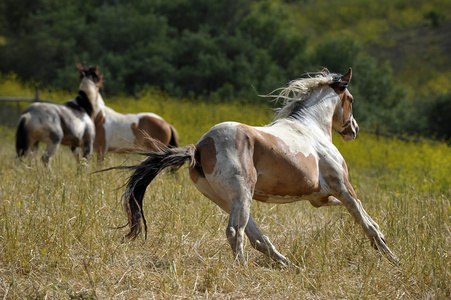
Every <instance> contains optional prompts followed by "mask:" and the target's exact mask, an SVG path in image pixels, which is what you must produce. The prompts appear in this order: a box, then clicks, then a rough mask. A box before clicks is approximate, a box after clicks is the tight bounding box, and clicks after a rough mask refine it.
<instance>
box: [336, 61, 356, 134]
mask: <svg viewBox="0 0 451 300" xmlns="http://www.w3.org/2000/svg"><path fill="white" fill-rule="evenodd" d="M351 77H352V69H351V68H349V70H348V72H347V73H346V74H345V75H342V76H337V77H336V78H335V79H334V82H333V83H332V84H330V87H331V88H332V89H333V90H334V91H335V92H336V93H337V94H338V97H339V98H340V100H341V103H340V105H337V107H336V109H335V112H334V116H333V120H332V128H333V129H334V130H335V131H336V132H338V133H339V134H340V135H341V136H342V137H343V139H344V140H345V141H351V140H353V139H355V138H356V137H357V133H358V132H359V125H357V122H356V120H355V119H354V117H353V116H352V102H353V101H354V98H353V97H352V95H351V93H350V92H349V90H348V84H349V82H351Z"/></svg>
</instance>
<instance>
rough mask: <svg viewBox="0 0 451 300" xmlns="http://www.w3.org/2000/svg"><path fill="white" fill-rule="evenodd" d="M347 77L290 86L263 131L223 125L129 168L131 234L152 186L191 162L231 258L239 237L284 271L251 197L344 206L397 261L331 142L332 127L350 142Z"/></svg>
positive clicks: (352, 124)
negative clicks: (222, 223)
mask: <svg viewBox="0 0 451 300" xmlns="http://www.w3.org/2000/svg"><path fill="white" fill-rule="evenodd" d="M351 75H352V71H351V69H349V71H348V73H347V74H345V75H340V74H331V73H329V72H322V73H320V74H318V75H317V76H316V77H313V78H312V77H309V78H304V79H300V80H296V81H293V82H291V83H290V85H289V86H288V87H287V88H284V89H282V90H281V93H280V95H279V96H278V97H279V98H281V99H283V100H284V107H283V108H281V109H280V111H279V113H278V115H277V116H276V119H275V121H273V122H272V123H271V124H269V125H267V126H264V127H252V126H249V125H245V124H240V123H235V122H225V123H221V124H218V125H216V126H214V127H213V128H211V129H210V130H209V131H208V132H207V133H206V134H205V135H204V136H203V137H202V138H201V139H200V140H199V142H198V143H197V144H196V145H195V146H193V145H191V146H186V147H180V148H167V147H163V146H162V147H161V150H160V151H157V152H145V153H142V154H143V155H146V156H147V158H146V159H145V160H144V161H143V162H142V163H141V164H139V165H137V166H130V167H118V168H119V169H132V170H134V173H133V174H132V175H131V177H130V178H129V180H128V183H127V187H126V190H125V193H124V195H123V200H124V206H125V210H126V212H127V215H128V220H129V223H128V224H129V226H130V232H129V233H128V235H127V236H128V237H130V238H134V237H136V236H137V235H138V234H139V233H140V232H141V219H143V222H144V226H145V231H146V234H147V225H146V222H145V218H144V214H143V210H142V203H143V197H144V193H145V191H146V188H147V186H148V185H149V184H150V182H151V181H152V180H153V179H154V178H155V176H157V175H158V173H159V172H160V171H161V170H163V169H164V168H167V167H171V166H182V165H183V164H184V163H186V162H189V174H190V177H191V180H192V181H193V183H194V185H195V186H196V188H197V189H198V190H199V191H200V192H201V193H202V194H204V195H205V196H206V197H208V198H209V199H211V200H212V201H213V202H215V203H216V204H217V205H218V206H219V207H221V208H222V209H223V210H224V211H226V212H227V213H229V215H230V217H229V223H228V225H227V229H226V235H227V239H228V241H229V243H230V246H231V247H232V250H233V253H234V255H235V257H236V258H237V259H239V260H241V259H242V258H243V238H244V234H246V235H247V237H248V238H249V239H250V241H251V245H252V246H253V247H254V248H255V249H257V250H259V251H261V252H262V253H264V254H266V255H269V256H270V257H271V258H273V259H274V260H275V261H277V262H279V263H281V264H283V265H286V264H289V260H288V259H287V258H286V257H285V256H283V255H282V254H280V253H279V252H278V251H277V250H276V248H275V247H274V245H273V244H271V242H270V241H269V239H268V237H266V236H265V235H263V233H262V232H261V230H260V228H259V227H258V225H257V223H256V222H255V220H254V219H253V217H252V215H251V213H250V207H251V202H252V199H255V200H258V201H262V202H266V203H290V202H294V201H300V200H307V201H310V203H311V204H312V205H313V206H315V207H320V206H330V205H343V206H345V208H346V209H347V210H348V211H349V213H350V214H351V216H352V217H353V218H354V219H355V221H356V222H357V223H358V224H359V225H360V226H361V227H362V229H363V231H364V233H365V234H366V236H367V237H368V238H369V240H370V241H371V243H372V244H373V246H374V247H375V248H377V249H379V250H380V251H381V252H382V253H383V254H384V255H385V256H386V257H387V258H388V259H389V260H390V261H391V262H393V263H396V262H397V259H396V256H395V255H394V254H393V253H392V251H391V250H390V249H389V248H388V246H387V245H386V243H385V240H384V236H383V234H382V232H381V231H380V229H379V226H378V224H376V222H374V220H373V219H372V218H371V217H370V216H369V215H368V214H367V213H366V211H365V210H364V209H363V206H362V203H361V202H360V200H359V199H358V198H357V195H356V193H355V191H354V189H353V188H352V186H351V184H350V182H349V178H348V169H347V166H346V162H345V160H344V159H343V157H342V155H341V154H340V152H339V151H338V149H337V148H336V147H335V146H334V144H333V143H332V129H334V130H335V131H336V132H338V133H339V134H340V135H341V136H342V137H343V138H344V140H346V141H350V140H353V139H355V138H356V136H357V133H358V125H357V122H356V121H355V120H354V118H353V114H352V103H353V97H352V95H351V93H350V92H349V91H348V89H347V86H348V83H349V82H350V80H351Z"/></svg>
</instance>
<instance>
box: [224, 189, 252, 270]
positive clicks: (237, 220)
mask: <svg viewBox="0 0 451 300" xmlns="http://www.w3.org/2000/svg"><path fill="white" fill-rule="evenodd" d="M251 201H252V198H251V196H250V195H248V196H247V197H244V198H236V200H232V201H230V217H229V223H228V225H227V229H226V235H227V240H228V241H229V244H230V246H231V247H232V251H233V254H234V256H235V259H237V260H239V261H241V262H242V261H244V256H243V245H244V240H243V239H244V230H245V228H246V226H247V223H248V220H249V216H250V203H251Z"/></svg>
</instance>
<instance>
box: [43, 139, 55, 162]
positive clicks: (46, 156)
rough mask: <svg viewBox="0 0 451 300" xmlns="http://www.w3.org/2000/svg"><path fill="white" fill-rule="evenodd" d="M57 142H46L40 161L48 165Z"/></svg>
mask: <svg viewBox="0 0 451 300" xmlns="http://www.w3.org/2000/svg"><path fill="white" fill-rule="evenodd" d="M58 146H59V144H47V148H46V149H45V151H44V154H43V155H42V161H43V162H44V164H45V165H48V163H49V161H50V158H51V157H52V156H53V154H55V152H56V150H57V149H58Z"/></svg>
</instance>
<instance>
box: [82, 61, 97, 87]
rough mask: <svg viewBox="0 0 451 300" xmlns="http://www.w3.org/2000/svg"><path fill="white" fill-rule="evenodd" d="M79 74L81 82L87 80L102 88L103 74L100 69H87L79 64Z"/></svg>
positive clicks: (95, 67)
mask: <svg viewBox="0 0 451 300" xmlns="http://www.w3.org/2000/svg"><path fill="white" fill-rule="evenodd" d="M77 69H78V74H79V76H80V80H83V78H87V79H89V80H91V81H92V82H94V83H95V85H96V86H97V87H98V88H101V87H102V74H100V71H99V67H98V66H94V67H86V66H83V65H81V64H77Z"/></svg>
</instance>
